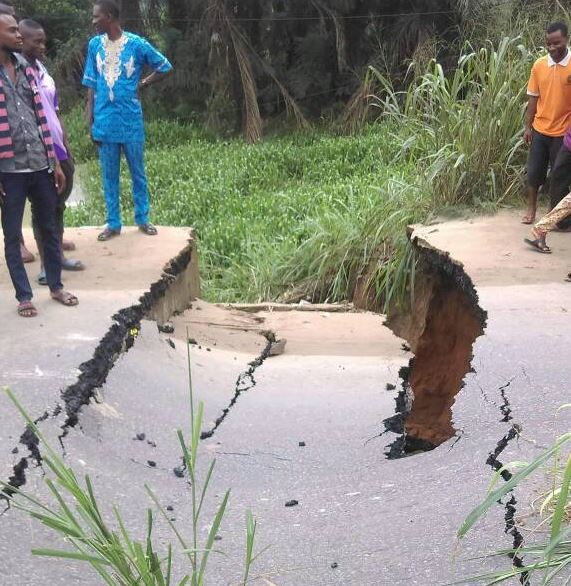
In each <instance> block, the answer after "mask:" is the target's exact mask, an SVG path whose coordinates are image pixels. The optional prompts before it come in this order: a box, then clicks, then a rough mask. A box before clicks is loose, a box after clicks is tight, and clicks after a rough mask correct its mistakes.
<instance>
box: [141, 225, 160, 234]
mask: <svg viewBox="0 0 571 586" xmlns="http://www.w3.org/2000/svg"><path fill="white" fill-rule="evenodd" d="M139 230H140V231H141V232H143V233H144V234H146V235H147V236H156V235H157V233H158V231H157V229H156V228H155V227H154V226H153V225H152V224H141V225H140V226H139Z"/></svg>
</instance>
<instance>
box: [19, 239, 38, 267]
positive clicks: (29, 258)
mask: <svg viewBox="0 0 571 586" xmlns="http://www.w3.org/2000/svg"><path fill="white" fill-rule="evenodd" d="M20 254H21V255H22V260H23V261H24V262H26V263H28V262H34V261H35V260H36V257H35V256H34V255H33V254H32V253H31V252H30V251H29V250H28V249H27V248H26V245H25V244H20Z"/></svg>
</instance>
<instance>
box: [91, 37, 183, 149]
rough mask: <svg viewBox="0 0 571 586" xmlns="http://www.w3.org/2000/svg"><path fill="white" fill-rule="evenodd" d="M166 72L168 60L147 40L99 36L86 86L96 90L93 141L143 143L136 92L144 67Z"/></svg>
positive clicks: (95, 44)
mask: <svg viewBox="0 0 571 586" xmlns="http://www.w3.org/2000/svg"><path fill="white" fill-rule="evenodd" d="M145 65H147V66H148V67H150V68H151V69H153V70H154V71H158V72H160V73H166V72H167V71H170V70H171V69H172V65H171V64H170V62H169V60H168V59H167V58H166V57H165V56H164V55H163V54H162V53H160V52H159V51H158V50H157V49H155V47H153V46H152V45H151V44H150V43H149V42H148V41H147V40H146V39H143V38H142V37H139V36H138V35H135V34H133V33H128V32H123V34H122V35H121V37H120V38H119V39H117V40H116V41H111V40H110V39H109V37H108V36H107V35H98V36H97V37H93V38H92V39H91V40H90V41H89V47H88V50H87V60H86V62H85V71H84V74H83V85H84V86H86V87H88V88H92V89H93V90H94V91H95V96H94V105H93V127H92V136H93V139H94V140H96V141H99V142H116V143H128V142H129V143H130V142H143V141H144V140H145V131H144V127H143V110H142V108H141V102H140V101H139V96H138V93H137V89H138V86H139V79H140V78H141V74H142V73H143V68H144V67H145Z"/></svg>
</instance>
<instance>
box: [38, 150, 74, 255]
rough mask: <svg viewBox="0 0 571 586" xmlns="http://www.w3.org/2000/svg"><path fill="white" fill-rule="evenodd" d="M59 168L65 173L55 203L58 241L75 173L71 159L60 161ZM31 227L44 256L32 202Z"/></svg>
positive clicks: (40, 234)
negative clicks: (63, 188) (63, 186)
mask: <svg viewBox="0 0 571 586" xmlns="http://www.w3.org/2000/svg"><path fill="white" fill-rule="evenodd" d="M60 165H61V170H62V171H63V174H64V175H65V190H64V192H63V193H61V194H58V198H57V204H56V228H57V231H58V234H59V237H60V242H61V240H62V239H63V231H64V222H63V219H64V214H65V202H66V201H67V200H68V199H69V196H70V195H71V190H72V189H73V176H74V173H75V165H74V163H73V159H67V160H65V161H60ZM32 228H33V229H34V238H35V239H36V244H37V245H38V250H39V252H40V256H41V257H42V258H43V257H44V245H43V242H42V232H41V228H40V222H39V220H38V214H37V213H36V210H35V209H34V206H33V204H32Z"/></svg>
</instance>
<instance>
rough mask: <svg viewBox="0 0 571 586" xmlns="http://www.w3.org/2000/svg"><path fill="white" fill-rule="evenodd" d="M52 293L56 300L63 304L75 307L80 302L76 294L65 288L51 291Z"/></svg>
mask: <svg viewBox="0 0 571 586" xmlns="http://www.w3.org/2000/svg"><path fill="white" fill-rule="evenodd" d="M50 295H51V297H52V299H53V300H54V301H57V302H58V303H61V304H62V305H67V306H68V307H73V306H74V305H77V304H78V303H79V300H78V298H77V297H76V296H75V295H73V294H71V293H69V292H68V291H64V290H63V289H58V290H57V291H51V292H50Z"/></svg>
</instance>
